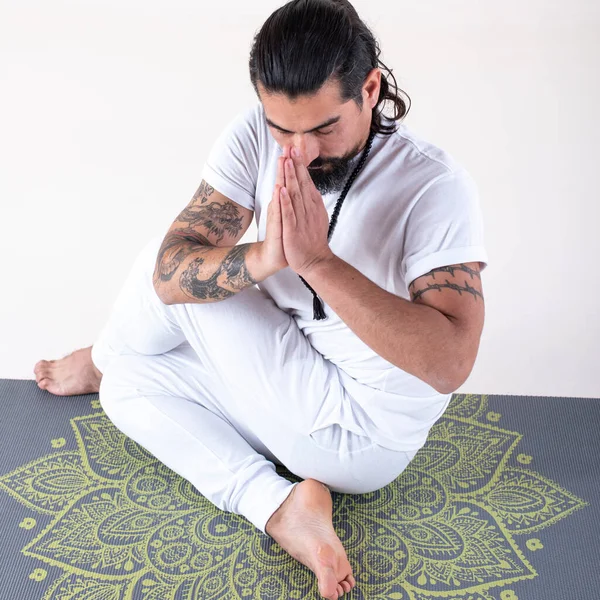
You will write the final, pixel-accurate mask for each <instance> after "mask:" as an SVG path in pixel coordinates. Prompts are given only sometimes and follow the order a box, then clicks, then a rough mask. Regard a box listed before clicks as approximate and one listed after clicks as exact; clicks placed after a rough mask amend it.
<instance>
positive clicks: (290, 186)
mask: <svg viewBox="0 0 600 600" xmlns="http://www.w3.org/2000/svg"><path fill="white" fill-rule="evenodd" d="M285 189H286V190H287V192H288V195H289V197H290V198H291V200H292V204H293V206H294V212H295V213H296V217H297V218H298V219H304V218H305V217H306V207H305V206H304V200H303V198H302V192H301V191H300V185H299V184H298V179H297V178H296V168H295V167H294V162H293V161H292V160H290V159H287V160H286V161H285Z"/></svg>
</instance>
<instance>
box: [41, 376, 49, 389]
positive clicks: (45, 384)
mask: <svg viewBox="0 0 600 600" xmlns="http://www.w3.org/2000/svg"><path fill="white" fill-rule="evenodd" d="M49 383H50V380H49V379H47V378H44V379H40V381H38V387H39V388H40V389H42V390H45V389H46V388H47V387H48V384H49Z"/></svg>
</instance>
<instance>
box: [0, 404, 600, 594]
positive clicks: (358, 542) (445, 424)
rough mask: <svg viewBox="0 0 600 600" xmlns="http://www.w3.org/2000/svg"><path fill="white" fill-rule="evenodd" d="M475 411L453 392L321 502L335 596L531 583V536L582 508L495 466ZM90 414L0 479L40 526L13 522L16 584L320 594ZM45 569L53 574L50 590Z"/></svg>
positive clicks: (249, 530)
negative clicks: (385, 454) (418, 427)
mask: <svg viewBox="0 0 600 600" xmlns="http://www.w3.org/2000/svg"><path fill="white" fill-rule="evenodd" d="M487 404H488V402H487V397H486V396H478V395H477V396H476V395H470V394H455V395H454V397H453V398H452V402H451V404H450V406H449V408H448V410H447V411H446V413H445V415H444V416H443V417H442V418H441V419H440V420H439V421H438V422H437V423H436V424H435V426H434V427H433V428H432V430H431V431H430V434H429V438H428V440H427V443H426V445H425V446H424V447H423V448H422V449H421V450H419V452H418V453H417V455H416V456H415V458H414V459H413V461H412V462H411V463H410V465H409V467H408V468H407V469H406V470H405V471H404V472H403V473H402V475H400V477H398V479H396V481H394V482H393V483H391V484H390V485H388V486H387V487H385V488H382V489H381V490H378V491H376V492H373V493H370V494H362V495H344V494H333V499H334V525H335V528H336V531H337V533H338V535H339V536H340V538H341V540H342V542H343V544H344V547H345V548H346V551H347V553H348V558H349V560H350V562H351V564H352V565H353V566H354V573H355V577H356V580H357V586H356V588H355V589H354V590H353V591H352V592H351V593H350V594H348V597H349V598H366V599H368V600H390V599H405V600H432V599H434V598H446V599H448V600H517V599H518V596H517V594H516V592H515V591H514V590H513V589H509V588H510V586H511V584H513V583H516V582H518V581H520V580H523V579H531V578H534V577H536V576H537V573H536V571H535V568H534V566H533V565H532V564H530V562H529V561H528V560H527V559H526V558H525V555H524V550H525V549H526V550H528V551H529V553H530V555H531V552H532V551H536V550H540V549H542V547H543V546H542V544H541V542H540V541H539V540H538V539H536V538H535V537H533V534H534V533H535V532H536V531H538V530H540V529H542V528H545V527H548V526H550V525H552V524H553V523H555V522H556V521H558V520H559V519H562V518H564V517H566V516H567V515H570V514H571V513H572V512H573V511H575V510H577V509H579V508H582V507H584V506H587V505H588V504H587V503H586V502H584V501H583V500H581V499H580V498H577V497H576V496H574V495H573V494H571V493H570V492H568V491H567V490H565V489H562V488H561V487H560V486H559V485H557V484H556V483H555V482H553V481H551V480H549V479H547V478H545V477H542V476H541V475H539V474H538V473H535V472H534V471H532V470H531V469H530V468H527V465H530V463H531V462H532V461H533V457H531V456H527V455H524V454H517V456H516V460H513V461H512V463H518V466H515V465H513V464H510V465H509V464H508V460H509V458H511V457H513V455H514V454H516V449H517V446H518V444H519V441H520V439H521V437H522V436H521V435H520V434H519V433H516V432H513V431H507V430H505V429H501V428H500V427H498V426H497V425H496V424H497V423H498V421H499V420H500V418H501V415H500V414H498V413H494V412H489V411H488V406H487ZM92 408H96V409H100V412H96V413H94V414H90V415H88V416H82V417H77V418H74V419H72V420H71V423H72V425H73V429H74V432H75V436H76V441H77V446H78V450H77V451H67V450H57V451H56V452H55V453H53V454H50V455H48V456H44V457H42V458H39V459H37V460H35V461H33V462H31V463H29V464H27V465H25V466H22V467H19V468H17V469H15V470H14V471H12V472H11V473H8V474H6V475H4V476H2V477H1V478H0V486H2V488H3V489H5V490H6V491H7V492H8V493H9V494H11V495H12V496H14V497H15V498H16V499H18V500H19V501H20V502H21V503H23V504H24V505H25V506H26V507H28V508H29V509H31V510H32V511H35V513H37V514H38V519H41V520H44V521H46V522H47V521H49V524H48V525H47V526H46V527H44V528H43V530H41V531H39V532H36V528H37V529H42V527H41V526H40V527H38V526H37V522H36V519H35V518H34V517H27V518H24V519H23V521H22V522H21V523H20V524H17V523H15V527H16V526H17V525H18V526H20V527H24V528H26V529H31V531H32V537H33V539H32V540H31V541H30V542H29V543H28V544H27V545H26V546H25V548H23V550H22V552H23V554H25V555H27V556H29V557H32V558H34V559H36V560H37V561H41V562H40V563H38V565H34V567H37V568H33V570H32V573H31V574H30V578H31V579H34V580H37V581H40V582H44V583H43V584H42V583H41V584H40V585H44V586H45V587H44V589H43V592H45V593H44V595H43V598H42V600H75V599H78V600H88V599H94V600H95V599H98V600H100V599H101V600H125V599H126V598H128V599H131V598H134V599H136V600H176V599H185V600H213V599H217V598H218V599H234V600H238V599H239V600H249V599H255V598H256V599H259V600H289V599H290V598H291V599H294V598H298V599H300V598H302V599H304V598H311V599H312V598H320V597H321V596H320V595H319V594H318V589H317V582H316V578H315V577H314V575H313V574H312V573H311V572H310V571H309V570H308V569H307V568H305V567H304V566H303V565H301V564H300V563H298V562H297V561H295V560H294V559H293V558H291V557H290V556H289V555H288V554H287V553H286V552H285V551H283V550H282V549H281V547H280V546H279V545H278V544H277V543H276V542H274V541H273V540H272V539H271V538H269V537H268V536H266V535H264V534H262V533H261V532H259V531H258V530H257V529H256V528H255V527H254V526H253V525H251V524H250V523H249V522H248V521H247V520H246V519H245V518H244V517H241V516H238V515H234V514H231V513H225V512H223V511H220V510H219V509H217V508H216V507H215V506H214V505H212V504H211V503H210V502H209V501H208V500H206V499H205V498H204V497H203V496H202V495H201V494H200V493H199V492H198V491H197V490H196V489H195V488H194V487H193V486H192V485H191V484H190V483H189V482H188V481H186V480H185V479H183V478H181V477H179V476H178V475H176V474H175V473H174V472H173V471H171V470H170V469H168V468H167V467H166V466H164V465H163V464H162V463H160V462H159V461H158V460H157V459H156V458H154V457H153V456H152V455H151V454H149V453H148V452H147V451H146V450H145V449H144V448H142V447H141V446H140V445H138V444H136V443H135V442H134V441H132V440H131V439H130V438H128V437H126V436H125V435H124V434H123V433H121V432H120V431H119V430H118V429H117V428H116V427H115V426H114V425H113V424H112V422H111V421H110V420H109V419H108V417H107V416H106V415H105V414H104V413H103V412H102V411H101V407H100V403H99V401H98V400H92ZM494 423H496V424H494ZM51 444H52V447H54V448H60V447H61V446H63V445H65V440H64V439H62V438H61V439H58V440H52V442H51ZM521 465H523V466H521ZM277 470H278V472H279V473H280V474H281V475H283V476H285V477H287V478H288V479H289V480H290V481H298V478H297V477H295V476H294V475H292V474H291V473H290V472H289V471H287V470H285V469H283V468H282V467H278V469H277ZM40 515H41V516H40ZM46 564H49V565H52V566H53V567H58V568H59V569H60V570H61V571H62V574H61V575H60V576H59V577H58V578H57V579H56V580H55V581H53V582H48V581H45V579H46V577H47V575H48V573H47V571H46V570H45V569H44V568H43V567H44V566H46ZM48 586H49V587H48ZM41 594H42V591H40V595H41Z"/></svg>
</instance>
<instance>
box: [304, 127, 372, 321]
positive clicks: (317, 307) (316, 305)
mask: <svg viewBox="0 0 600 600" xmlns="http://www.w3.org/2000/svg"><path fill="white" fill-rule="evenodd" d="M374 138H375V132H374V131H373V130H371V133H369V137H368V139H367V144H366V146H365V149H364V151H363V154H362V156H361V157H360V161H359V163H358V165H356V168H355V169H354V171H353V172H352V175H350V177H349V179H348V181H347V182H346V185H345V187H344V190H343V191H342V194H341V196H340V197H339V198H338V201H337V203H336V205H335V208H334V209H333V213H332V215H331V221H330V223H329V231H328V233H327V241H329V240H330V239H331V235H332V234H333V230H334V229H335V226H336V225H337V219H338V215H339V213H340V209H341V208H342V203H343V202H344V199H345V198H346V194H347V193H348V190H349V189H350V186H351V185H352V184H353V183H354V180H355V179H356V177H357V175H358V173H359V171H360V170H361V169H362V168H363V166H364V164H365V161H366V160H367V156H369V152H370V151H371V146H372V145H373V139H374ZM298 277H300V279H301V280H302V283H303V284H304V285H305V286H306V287H307V288H308V289H309V290H310V291H311V292H312V295H313V319H314V320H316V321H322V320H323V319H326V318H327V315H326V314H325V311H324V309H323V304H322V302H321V299H320V298H319V296H318V295H317V292H315V290H313V289H312V287H311V286H310V285H309V284H308V283H307V282H306V281H305V279H304V278H303V277H302V276H301V275H298Z"/></svg>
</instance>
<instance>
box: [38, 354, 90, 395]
mask: <svg viewBox="0 0 600 600" xmlns="http://www.w3.org/2000/svg"><path fill="white" fill-rule="evenodd" d="M33 372H34V373H35V379H36V381H37V384H38V387H39V388H40V389H42V390H47V391H48V392H50V393H51V394H55V395H56V396H77V395H78V394H94V393H97V392H98V391H99V390H100V381H101V380H102V373H100V371H98V369H97V368H96V366H95V365H94V363H93V362H92V347H91V346H89V347H88V348H81V349H80V350H75V352H73V353H72V354H69V355H68V356H65V357H64V358H61V359H59V360H40V361H39V362H38V363H37V364H36V365H35V367H34V368H33Z"/></svg>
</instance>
